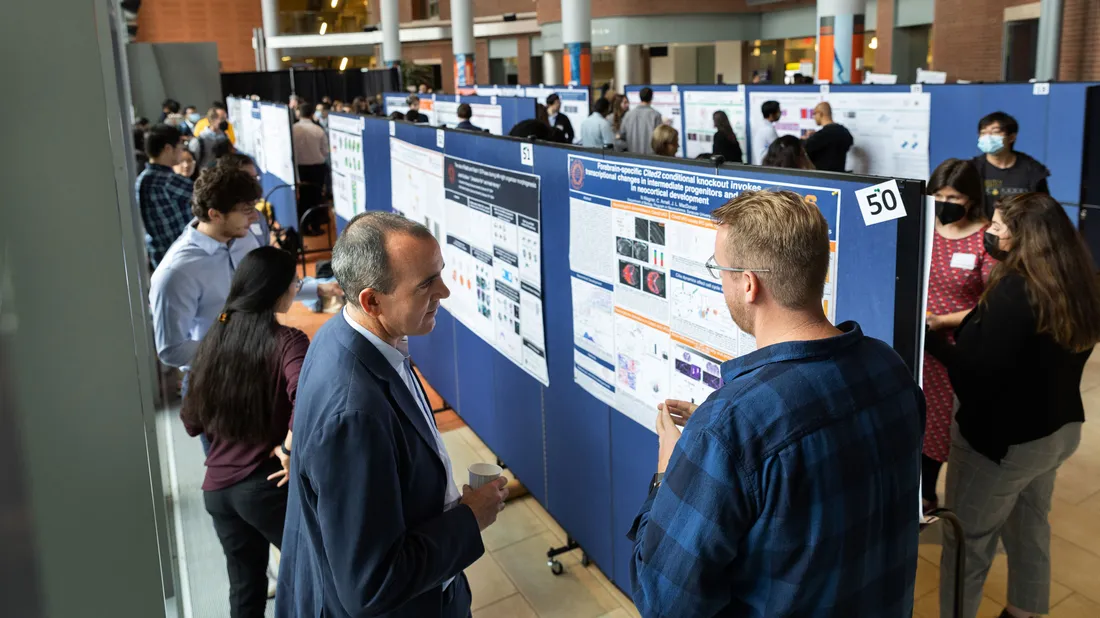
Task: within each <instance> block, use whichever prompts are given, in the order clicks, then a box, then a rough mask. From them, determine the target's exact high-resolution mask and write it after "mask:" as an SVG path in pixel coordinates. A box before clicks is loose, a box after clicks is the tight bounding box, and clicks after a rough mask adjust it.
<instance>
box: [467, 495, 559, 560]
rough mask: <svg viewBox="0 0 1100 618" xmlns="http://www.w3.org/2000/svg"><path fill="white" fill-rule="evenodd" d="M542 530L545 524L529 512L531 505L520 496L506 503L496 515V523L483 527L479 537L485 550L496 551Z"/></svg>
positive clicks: (544, 530) (541, 532) (544, 528)
mask: <svg viewBox="0 0 1100 618" xmlns="http://www.w3.org/2000/svg"><path fill="white" fill-rule="evenodd" d="M544 532H546V524H544V523H542V520H540V519H539V518H538V517H537V516H536V515H535V514H534V513H532V512H531V507H530V506H528V503H527V502H526V501H525V500H523V499H522V498H521V499H519V500H514V501H512V502H509V503H508V505H507V506H506V507H505V509H504V510H503V511H501V512H500V514H499V515H497V521H496V523H494V524H493V525H492V526H489V527H488V528H486V529H485V532H483V533H482V535H481V539H482V541H483V542H484V543H485V550H486V551H497V550H498V549H503V548H505V547H507V546H509V545H511V544H512V543H517V542H519V541H523V540H525V539H529V538H531V537H533V536H537V535H540V534H543V533H544Z"/></svg>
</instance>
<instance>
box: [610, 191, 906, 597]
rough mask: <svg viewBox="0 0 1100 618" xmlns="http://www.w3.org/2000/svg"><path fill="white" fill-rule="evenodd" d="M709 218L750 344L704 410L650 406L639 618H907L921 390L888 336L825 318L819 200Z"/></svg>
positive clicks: (728, 296) (775, 195)
mask: <svg viewBox="0 0 1100 618" xmlns="http://www.w3.org/2000/svg"><path fill="white" fill-rule="evenodd" d="M714 218H715V220H716V222H717V224H718V232H717V239H716V242H715V254H714V256H713V257H712V258H711V259H710V260H709V261H708V263H707V268H708V270H709V271H710V273H711V276H713V277H714V278H716V279H720V280H721V282H722V292H723V296H724V297H725V301H726V305H727V306H728V307H729V310H730V315H731V316H732V317H733V320H734V322H735V323H736V324H737V326H738V328H740V329H741V330H743V331H745V332H746V333H748V334H750V335H753V336H755V337H756V342H757V345H758V346H759V347H758V349H757V350H756V351H755V352H752V353H750V354H747V355H745V356H742V357H740V358H737V359H734V360H732V361H729V362H727V363H726V364H725V365H723V367H722V377H723V380H724V385H723V386H722V387H721V388H720V389H719V390H718V391H716V392H715V393H714V394H712V395H711V396H710V398H708V399H707V400H706V402H704V403H703V404H702V405H700V406H699V407H698V409H693V408H694V407H693V406H691V405H690V404H685V403H684V402H667V403H666V404H665V405H662V406H660V407H659V414H658V419H657V433H658V438H659V445H660V446H659V453H658V464H657V474H656V475H655V476H654V479H653V482H652V484H651V490H650V493H649V497H648V499H647V500H646V502H645V504H643V506H642V508H641V512H640V513H639V514H638V517H637V518H636V519H635V521H634V526H633V528H632V530H631V534H630V536H631V538H632V539H633V540H634V552H633V557H632V561H631V565H630V569H631V579H632V582H633V593H634V594H633V596H634V602H635V604H637V606H638V610H639V611H640V612H641V614H642V615H643V616H647V617H648V616H662V617H673V616H693V617H694V616H699V617H702V616H752V617H754V618H772V617H774V618H778V617H795V616H806V617H808V616H814V617H818V618H825V617H835V618H854V617H865V616H866V617H868V618H869V617H872V616H873V617H874V618H893V617H898V618H902V617H904V618H908V617H909V616H910V615H911V614H912V611H913V584H914V579H915V577H916V567H917V535H918V532H919V530H918V524H919V522H918V517H919V513H918V511H919V502H920V500H919V495H918V494H919V491H918V485H919V468H920V464H919V462H920V453H921V438H922V431H923V427H924V397H923V395H922V393H921V391H920V390H919V389H918V388H917V385H916V383H915V382H914V380H913V377H912V375H911V373H910V371H909V369H908V368H907V367H906V366H905V364H904V363H903V362H902V360H901V358H899V357H898V355H897V354H896V353H895V352H894V351H893V350H892V349H891V348H890V347H889V346H887V345H886V344H885V343H883V342H881V341H878V340H876V339H871V338H870V337H866V336H864V334H863V332H862V331H861V330H860V327H859V325H858V324H856V323H854V322H846V323H843V324H840V325H839V326H838V327H834V326H833V325H832V324H830V323H829V321H828V320H827V319H826V317H825V314H824V312H823V310H822V306H821V296H822V290H823V287H824V284H825V276H826V272H827V271H828V268H829V237H828V224H827V223H826V221H825V218H824V217H823V216H822V215H821V212H820V211H819V210H818V209H817V208H816V207H814V206H813V205H812V204H808V203H806V202H805V201H804V200H803V199H802V197H801V196H799V195H797V194H795V193H791V192H772V191H760V192H755V193H752V192H749V193H743V194H741V195H740V196H739V197H737V198H735V199H733V200H731V201H730V202H729V203H727V204H726V205H725V206H723V207H721V208H719V209H718V210H716V211H715V212H714ZM677 425H683V427H684V429H683V433H682V434H681V433H680V430H678V429H677Z"/></svg>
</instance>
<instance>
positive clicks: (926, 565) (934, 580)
mask: <svg viewBox="0 0 1100 618" xmlns="http://www.w3.org/2000/svg"><path fill="white" fill-rule="evenodd" d="M939 587H940V567H939V564H938V563H935V564H934V563H932V562H929V561H927V560H925V559H924V558H917V581H916V584H914V586H913V598H915V599H919V598H921V597H922V596H924V595H926V594H928V593H929V592H932V591H934V590H938V589H939Z"/></svg>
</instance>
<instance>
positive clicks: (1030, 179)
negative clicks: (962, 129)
mask: <svg viewBox="0 0 1100 618" xmlns="http://www.w3.org/2000/svg"><path fill="white" fill-rule="evenodd" d="M1019 132H1020V124H1019V123H1018V122H1016V119H1015V118H1013V117H1012V116H1009V115H1008V114H1006V113H1004V112H993V113H992V114H989V115H988V116H986V117H985V118H982V119H981V121H979V122H978V150H981V151H982V154H980V155H978V156H976V157H974V165H975V166H977V168H978V173H980V174H981V175H982V180H983V181H984V182H985V194H986V200H985V207H986V216H987V217H992V216H993V208H994V207H995V206H996V204H997V202H1000V201H1001V200H1003V199H1005V198H1006V197H1009V196H1012V195H1020V194H1021V193H1032V192H1037V193H1050V190H1049V189H1048V188H1047V177H1048V176H1050V170H1048V169H1047V168H1046V166H1045V165H1043V164H1042V163H1039V162H1038V161H1036V160H1035V159H1034V158H1032V157H1030V156H1028V155H1026V154H1024V153H1022V152H1019V151H1017V150H1015V148H1014V147H1015V145H1016V135H1017V134H1018V133H1019Z"/></svg>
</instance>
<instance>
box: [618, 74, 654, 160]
mask: <svg viewBox="0 0 1100 618" xmlns="http://www.w3.org/2000/svg"><path fill="white" fill-rule="evenodd" d="M638 98H640V99H641V100H642V102H641V103H640V104H638V105H636V106H634V107H632V108H630V111H628V112H627V113H626V115H625V116H623V121H622V127H621V129H620V130H621V131H622V135H623V140H625V141H626V150H627V152H633V153H637V154H653V146H652V145H651V144H652V140H653V130H654V129H656V128H657V127H658V126H660V125H661V112H659V111H657V110H655V109H653V106H652V105H650V103H651V102H652V101H653V90H651V89H649V88H642V90H641V92H639V93H638Z"/></svg>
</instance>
